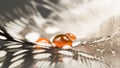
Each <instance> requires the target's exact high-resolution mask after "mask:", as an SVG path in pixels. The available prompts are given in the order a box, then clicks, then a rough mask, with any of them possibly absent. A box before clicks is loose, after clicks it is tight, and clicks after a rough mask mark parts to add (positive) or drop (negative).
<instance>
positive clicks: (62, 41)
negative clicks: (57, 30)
mask: <svg viewBox="0 0 120 68" xmlns="http://www.w3.org/2000/svg"><path fill="white" fill-rule="evenodd" d="M53 43H54V44H55V45H56V47H58V48H62V47H63V46H65V45H68V46H72V40H70V39H69V37H67V36H66V35H65V34H60V35H57V36H56V37H55V38H54V39H53Z"/></svg>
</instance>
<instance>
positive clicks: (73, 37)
mask: <svg viewBox="0 0 120 68" xmlns="http://www.w3.org/2000/svg"><path fill="white" fill-rule="evenodd" d="M66 36H67V37H69V39H70V40H72V41H74V40H76V36H75V35H74V34H72V33H66Z"/></svg>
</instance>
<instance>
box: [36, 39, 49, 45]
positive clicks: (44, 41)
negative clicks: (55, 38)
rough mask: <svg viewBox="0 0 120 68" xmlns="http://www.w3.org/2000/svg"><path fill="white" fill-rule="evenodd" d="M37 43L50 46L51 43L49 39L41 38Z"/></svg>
mask: <svg viewBox="0 0 120 68" xmlns="http://www.w3.org/2000/svg"><path fill="white" fill-rule="evenodd" d="M36 42H37V43H47V44H50V41H49V39H47V38H39V39H38V40H37V41H36Z"/></svg>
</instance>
